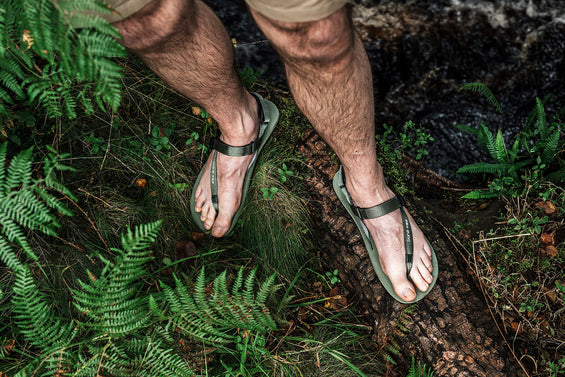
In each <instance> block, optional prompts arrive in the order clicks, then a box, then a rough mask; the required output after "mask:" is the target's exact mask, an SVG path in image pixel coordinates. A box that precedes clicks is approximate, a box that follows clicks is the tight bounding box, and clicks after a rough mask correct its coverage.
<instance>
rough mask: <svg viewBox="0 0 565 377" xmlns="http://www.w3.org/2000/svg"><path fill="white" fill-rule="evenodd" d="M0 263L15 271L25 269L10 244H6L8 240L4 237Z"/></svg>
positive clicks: (0, 248)
mask: <svg viewBox="0 0 565 377" xmlns="http://www.w3.org/2000/svg"><path fill="white" fill-rule="evenodd" d="M0 261H1V262H2V263H4V264H5V265H6V266H8V268H9V269H11V270H13V271H17V270H19V269H21V268H23V265H22V264H21V263H20V261H19V260H18V257H17V256H16V253H14V251H13V250H12V248H11V247H10V244H9V243H8V242H6V239H5V238H4V237H2V236H0Z"/></svg>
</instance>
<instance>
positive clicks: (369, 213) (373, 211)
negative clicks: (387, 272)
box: [351, 195, 414, 276]
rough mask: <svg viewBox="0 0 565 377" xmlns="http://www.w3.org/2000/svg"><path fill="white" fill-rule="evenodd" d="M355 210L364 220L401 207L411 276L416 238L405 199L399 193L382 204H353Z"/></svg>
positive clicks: (407, 272) (405, 246)
mask: <svg viewBox="0 0 565 377" xmlns="http://www.w3.org/2000/svg"><path fill="white" fill-rule="evenodd" d="M351 208H352V209H353V211H354V212H355V213H356V214H357V216H358V217H359V218H360V219H362V220H368V219H374V218H377V217H381V216H384V215H388V214H389V213H391V212H394V211H396V210H397V209H400V215H401V217H402V227H403V228H404V250H405V253H406V276H409V274H410V270H412V265H413V260H414V240H413V237H412V226H411V225H410V219H409V218H408V215H407V214H406V211H405V210H404V199H403V198H402V197H401V196H400V195H397V196H395V197H394V198H391V199H389V200H387V201H386V202H383V203H381V204H377V205H376V206H373V207H369V208H360V207H356V206H354V205H352V206H351Z"/></svg>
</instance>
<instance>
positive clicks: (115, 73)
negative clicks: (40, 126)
mask: <svg viewBox="0 0 565 377" xmlns="http://www.w3.org/2000/svg"><path fill="white" fill-rule="evenodd" d="M93 12H96V13H99V14H104V13H110V12H111V10H110V9H108V7H107V6H106V4H105V3H104V2H102V1H99V0H78V1H69V0H65V1H56V2H55V1H52V0H5V1H3V2H2V5H1V6H0V115H4V116H8V115H9V114H10V113H11V112H12V111H11V110H10V106H12V105H16V104H17V103H18V102H22V101H23V102H30V103H32V104H35V105H39V106H40V107H41V108H43V109H44V110H45V111H46V112H47V114H48V115H49V117H60V116H67V117H69V118H75V117H76V116H77V108H81V107H82V108H84V111H85V112H86V113H92V112H93V111H94V105H93V100H94V102H96V103H97V104H98V106H99V107H101V108H103V109H104V108H106V107H110V108H111V109H112V110H116V109H117V107H118V106H119V104H120V101H121V90H122V85H121V81H120V80H121V78H122V77H123V75H122V70H121V67H120V66H119V65H118V64H117V63H116V62H114V61H113V60H112V59H113V58H116V57H123V56H125V55H126V51H125V48H124V47H123V46H121V45H120V44H119V43H118V41H117V39H119V38H120V35H119V32H118V31H117V30H116V29H115V28H114V27H112V26H111V25H110V24H109V23H108V22H107V21H105V20H103V19H102V18H101V17H100V16H95V15H93ZM77 27H83V28H82V29H77Z"/></svg>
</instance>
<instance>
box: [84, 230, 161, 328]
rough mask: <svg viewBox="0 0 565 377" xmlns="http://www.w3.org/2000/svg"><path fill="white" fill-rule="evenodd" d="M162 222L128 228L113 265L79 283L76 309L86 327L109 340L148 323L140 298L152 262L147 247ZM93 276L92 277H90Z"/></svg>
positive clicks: (142, 299)
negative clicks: (141, 278)
mask: <svg viewBox="0 0 565 377" xmlns="http://www.w3.org/2000/svg"><path fill="white" fill-rule="evenodd" d="M160 226H161V221H157V222H154V223H151V224H146V225H142V226H138V227H136V228H135V230H134V231H133V232H132V231H131V229H128V231H127V233H126V234H125V235H122V249H112V251H114V252H116V253H117V255H118V256H117V258H116V262H110V261H106V266H105V267H104V269H103V271H102V273H101V276H100V277H98V278H97V279H91V281H90V282H89V283H85V282H83V281H81V280H79V283H80V285H81V287H82V290H74V291H73V293H74V296H75V298H76V301H77V302H76V303H75V306H76V307H77V308H78V309H79V310H80V311H82V312H83V313H85V315H86V316H87V317H88V318H89V320H90V322H88V323H86V324H85V325H86V326H89V327H92V328H93V329H95V330H97V331H101V332H103V333H107V334H109V335H110V336H112V337H121V336H126V335H127V334H131V333H135V332H136V331H137V330H139V329H141V328H143V327H144V326H146V325H147V323H148V321H149V319H150V318H149V316H148V310H147V298H146V297H142V296H140V295H139V292H140V291H141V280H140V277H142V276H144V275H145V274H146V271H145V268H144V265H145V263H146V262H147V261H149V260H151V259H152V257H151V256H150V250H148V247H149V246H150V245H151V244H152V243H153V242H154V241H155V239H156V237H157V234H158V233H159V230H160ZM92 276H93V275H92Z"/></svg>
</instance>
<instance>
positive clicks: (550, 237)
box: [540, 231, 555, 245]
mask: <svg viewBox="0 0 565 377" xmlns="http://www.w3.org/2000/svg"><path fill="white" fill-rule="evenodd" d="M540 242H541V243H543V244H544V245H555V231H553V232H551V233H543V234H542V235H541V237H540Z"/></svg>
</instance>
